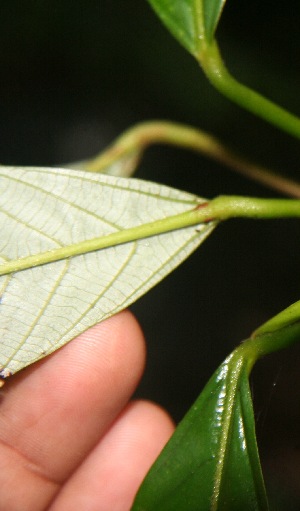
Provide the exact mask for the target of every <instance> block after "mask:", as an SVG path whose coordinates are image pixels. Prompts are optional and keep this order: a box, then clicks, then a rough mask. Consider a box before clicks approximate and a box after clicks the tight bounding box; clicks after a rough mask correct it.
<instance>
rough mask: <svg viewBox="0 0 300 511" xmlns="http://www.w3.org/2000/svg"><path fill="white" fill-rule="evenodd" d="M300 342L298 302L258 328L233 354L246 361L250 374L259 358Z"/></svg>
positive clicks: (299, 303)
mask: <svg viewBox="0 0 300 511" xmlns="http://www.w3.org/2000/svg"><path fill="white" fill-rule="evenodd" d="M299 340H300V301H298V302H296V303H294V304H292V305H291V306H290V307H288V308H287V309H285V310H283V311H282V312H280V313H279V314H277V315H276V316H275V317H273V318H272V319H270V320H269V321H267V322H266V323H264V324H263V325H262V326H261V327H259V328H258V329H257V330H255V332H253V334H252V335H251V337H250V338H249V339H247V340H246V341H244V342H243V343H242V344H241V345H240V346H238V348H236V350H235V352H236V353H237V356H238V357H242V358H243V359H244V360H247V371H248V373H250V371H251V369H252V367H253V365H254V363H255V362H256V360H258V359H259V358H261V357H263V356H265V355H269V354H270V353H273V352H275V351H279V350H281V349H284V348H287V347H288V346H291V345H292V344H295V343H296V342H298V341H299Z"/></svg>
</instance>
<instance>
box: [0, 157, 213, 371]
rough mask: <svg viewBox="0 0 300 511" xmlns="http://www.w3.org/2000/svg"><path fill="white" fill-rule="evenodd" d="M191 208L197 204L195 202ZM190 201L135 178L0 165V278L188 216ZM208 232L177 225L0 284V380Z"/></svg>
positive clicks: (121, 301)
mask: <svg viewBox="0 0 300 511" xmlns="http://www.w3.org/2000/svg"><path fill="white" fill-rule="evenodd" d="M200 202H201V200H200ZM197 204H199V199H198V198H196V197H195V196H193V195H191V194H188V193H185V192H181V191H177V190H174V189H172V188H168V187H166V186H161V185H158V184H155V183H150V182H145V181H140V180H137V179H124V178H116V177H111V176H105V175H101V174H100V175H99V174H91V173H87V172H83V171H76V170H67V169H47V168H20V167H17V168H13V167H0V226H1V235H0V273H1V268H2V271H3V268H4V266H5V264H7V263H9V261H12V263H11V264H12V265H13V267H14V265H15V262H14V261H17V260H18V259H19V258H27V257H29V256H32V255H35V254H40V253H44V252H47V251H55V250H57V249H59V248H60V247H66V246H73V245H74V244H78V243H81V242H86V241H88V242H89V240H93V239H94V238H95V237H99V236H105V235H110V234H111V233H119V232H121V231H122V232H124V230H125V229H129V228H132V227H137V226H141V225H144V224H149V222H150V223H151V222H155V221H157V220H161V219H165V218H167V217H169V216H171V215H177V214H180V213H183V212H185V211H189V210H194V209H195V206H196V205H197ZM212 229H213V225H212V224H210V225H202V226H199V227H197V228H196V227H195V226H193V227H186V228H184V229H177V230H174V231H172V232H166V233H163V234H160V235H153V236H151V237H148V238H145V239H139V240H136V241H131V242H127V243H122V244H119V245H117V246H111V247H109V248H105V249H102V250H97V251H94V252H90V253H87V254H84V255H78V256H75V257H69V258H66V259H63V260H60V261H56V262H51V263H48V264H43V265H40V266H36V267H33V268H28V269H25V270H22V271H16V272H14V273H10V274H7V275H3V276H2V277H0V297H1V300H0V338H1V348H0V368H1V370H2V372H1V374H2V376H3V377H5V376H6V375H8V374H10V373H15V372H16V371H18V370H20V369H22V368H23V367H25V366H26V365H28V364H31V363H32V362H35V361H36V360H38V359H40V358H42V357H43V356H45V355H47V354H49V353H51V352H53V351H54V350H56V349H57V348H59V347H60V346H62V345H64V344H65V343H66V342H68V341H69V340H71V339H72V338H73V337H75V336H76V335H78V334H79V333H81V332H83V331H84V330H86V329H87V328H88V327H90V326H91V325H93V324H95V323H97V322H99V321H101V320H103V319H105V318H107V317H109V316H111V315H113V314H115V313H116V312H118V311H120V310H122V309H124V308H125V307H127V306H128V305H130V304H131V303H132V302H134V301H135V300H136V299H137V298H139V297H140V296H141V295H142V294H143V293H145V292H146V291H147V290H148V289H150V288H151V287H152V286H153V285H155V284H156V283H157V282H159V281H160V280H161V279H163V278H164V277H165V276H166V275H167V274H168V273H169V272H170V271H172V270H173V269H174V268H175V267H176V266H177V265H178V264H180V263H181V262H182V260H184V259H185V258H186V257H187V256H188V255H189V254H190V253H191V252H192V251H193V250H194V249H195V248H196V247H197V246H199V245H200V243H201V242H202V241H203V240H204V239H205V238H206V236H207V235H208V234H209V233H210V232H211V230H212Z"/></svg>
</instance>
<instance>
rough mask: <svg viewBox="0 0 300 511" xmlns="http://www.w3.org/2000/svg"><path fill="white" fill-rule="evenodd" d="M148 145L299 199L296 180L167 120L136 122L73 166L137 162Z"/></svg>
mask: <svg viewBox="0 0 300 511" xmlns="http://www.w3.org/2000/svg"><path fill="white" fill-rule="evenodd" d="M152 144H167V145H173V146H176V147H181V148H184V149H189V150H192V151H195V152H197V153H201V154H203V155H205V156H207V157H208V158H211V159H213V160H215V161H218V162H220V163H222V164H223V165H226V166H227V167H228V168H230V169H233V170H235V171H236V172H238V173H239V174H242V175H243V176H245V177H247V178H248V179H252V180H254V181H257V182H259V183H261V184H263V185H265V186H268V187H269V188H273V189H274V190H277V191H279V192H281V193H284V194H286V195H289V196H291V197H297V198H300V184H299V183H297V182H296V181H293V180H291V179H287V178H286V177H284V176H281V175H279V174H276V173H275V172H272V171H271V170H269V169H267V168H266V167H263V166H261V165H257V164H255V163H252V162H251V161H248V160H247V159H246V158H243V157H242V156H240V155H238V154H236V153H235V152H234V151H232V150H231V149H229V148H228V147H226V145H225V144H223V143H222V142H220V141H219V140H217V139H216V138H215V137H213V136H212V135H210V134H208V133H205V132H203V131H201V130H198V129H196V128H192V127H191V126H186V125H183V124H179V123H173V122H168V121H159V120H153V121H148V122H144V123H141V124H138V125H136V126H134V127H132V128H130V129H129V130H127V131H125V133H124V134H122V135H121V136H120V137H118V138H117V139H116V141H115V142H114V143H113V144H112V145H111V146H110V147H109V148H108V149H107V150H106V151H104V152H103V153H101V154H100V155H99V156H96V157H95V158H92V159H90V160H86V161H83V162H81V163H77V164H76V165H75V166H76V167H78V168H80V167H84V169H85V170H87V171H89V172H105V170H106V168H108V167H109V166H111V165H113V164H114V163H115V162H117V161H118V160H119V159H121V158H123V157H125V156H130V155H135V157H136V161H135V162H134V163H135V164H137V162H138V160H139V159H140V158H141V157H142V155H143V152H144V151H145V150H146V149H147V148H148V147H149V146H150V145H152ZM71 167H74V164H71ZM133 167H134V166H133Z"/></svg>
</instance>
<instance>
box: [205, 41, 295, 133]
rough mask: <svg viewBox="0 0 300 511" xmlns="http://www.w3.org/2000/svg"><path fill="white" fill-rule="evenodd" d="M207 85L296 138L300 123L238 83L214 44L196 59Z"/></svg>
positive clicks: (206, 46) (207, 47) (289, 114)
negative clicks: (211, 85) (204, 75)
mask: <svg viewBox="0 0 300 511" xmlns="http://www.w3.org/2000/svg"><path fill="white" fill-rule="evenodd" d="M197 60H198V61H199V63H200V65H201V67H202V69H203V71H204V73H205V74H206V76H207V78H208V79H209V81H210V82H211V83H212V84H213V85H214V86H215V87H216V89H218V90H219V91H220V92H221V93H222V94H224V95H225V96H226V97H228V98H229V99H231V100H232V101H233V102H235V103H237V104H238V105H240V106H242V107H243V108H244V109H246V110H249V111H250V112H251V113H253V114H255V115H257V116H258V117H261V118H263V119H264V120H266V121H268V122H269V123H271V124H273V125H274V126H276V127H278V128H280V129H281V130H283V131H286V132H287V133H289V134H290V135H293V136H294V137H296V138H300V119H299V118H298V117H296V116H295V115H293V114H291V113H290V112H287V111H286V110H285V109H283V108H281V107H279V106H278V105H276V104H275V103H273V102H272V101H270V100H268V99H266V98H264V97H263V96H261V95H260V94H258V93H257V92H255V91H253V90H252V89H250V88H248V87H246V86H245V85H243V84H241V83H239V82H238V81H237V80H236V79H235V78H233V77H232V76H231V75H230V73H229V72H228V70H227V69H226V67H225V65H224V62H223V60H222V57H221V55H220V51H219V48H218V45H217V43H216V41H213V42H212V43H211V44H210V45H204V44H203V45H202V46H201V52H199V55H198V57H197Z"/></svg>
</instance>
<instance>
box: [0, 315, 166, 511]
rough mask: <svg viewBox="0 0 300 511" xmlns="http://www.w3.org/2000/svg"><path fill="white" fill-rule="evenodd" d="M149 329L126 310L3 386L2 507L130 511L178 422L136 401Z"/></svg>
mask: <svg viewBox="0 0 300 511" xmlns="http://www.w3.org/2000/svg"><path fill="white" fill-rule="evenodd" d="M144 363H145V343H144V338H143V334H142V332H141V330H140V327H139V325H138V323H137V322H136V320H135V319H134V317H133V316H132V315H131V314H130V313H129V312H128V311H125V312H122V313H120V314H118V315H116V316H114V317H112V318H110V319H108V320H107V321H104V322H103V323H101V324H100V325H97V326H95V327H93V328H91V329H90V330H88V331H87V332H85V333H84V334H82V335H81V336H79V337H77V338H76V339H74V340H73V341H72V342H71V343H69V344H67V345H66V346H64V347H63V348H62V349H60V350H58V351H57V352H55V353H54V354H53V355H51V356H50V357H47V358H45V359H44V360H42V361H41V362H39V363H37V364H34V365H33V366H31V367H30V368H27V369H25V370H24V371H21V373H18V374H17V375H15V376H14V377H12V378H11V379H10V380H9V381H8V382H7V383H6V384H5V386H4V387H3V388H2V389H1V392H0V460H1V462H0V510H1V511H2V510H8V509H9V510H10V511H46V510H47V511H71V510H72V511H74V509H84V510H85V511H94V510H95V511H96V510H97V511H106V510H107V511H111V510H112V509H113V510H114V511H129V509H130V506H131V504H132V501H133V498H134V495H135V493H136V491H137V489H138V487H139V485H140V483H141V481H142V479H143V477H144V476H145V474H146V472H147V471H148V469H149V467H150V466H151V464H152V463H153V461H154V459H155V458H156V457H157V455H158V454H159V452H160V451H161V449H162V447H163V446H164V444H165V443H166V441H167V440H168V439H169V437H170V436H171V434H172V432H173V430H174V425H173V422H172V420H171V419H170V417H169V416H168V415H167V413H166V412H165V411H163V410H162V409H161V408H159V407H158V406H157V405H155V404H153V403H150V402H146V401H133V402H130V401H129V400H130V397H131V395H132V393H133V392H134V390H135V388H136V386H137V384H138V382H139V380H140V377H141V375H142V373H143V369H144Z"/></svg>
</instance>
